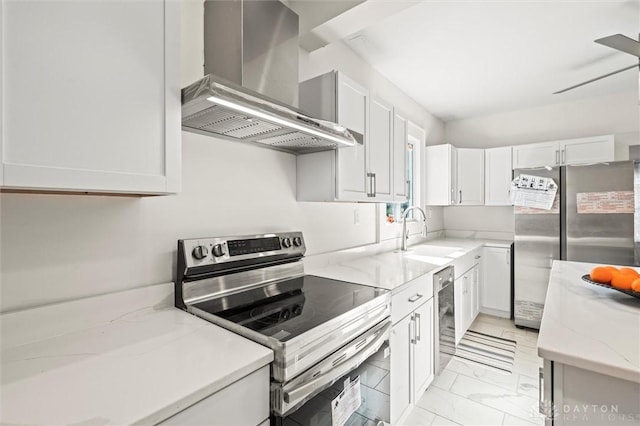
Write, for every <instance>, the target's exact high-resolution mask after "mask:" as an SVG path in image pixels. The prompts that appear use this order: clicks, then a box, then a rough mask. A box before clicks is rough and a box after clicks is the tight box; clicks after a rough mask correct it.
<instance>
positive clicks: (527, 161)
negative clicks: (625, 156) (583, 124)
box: [513, 135, 615, 169]
mask: <svg viewBox="0 0 640 426" xmlns="http://www.w3.org/2000/svg"><path fill="white" fill-rule="evenodd" d="M603 161H615V141H614V137H613V135H605V136H594V137H589V138H579V139H568V140H562V141H553V142H542V143H535V144H528V145H516V146H514V147H513V168H514V169H526V168H532V167H545V166H550V167H553V166H562V165H570V164H586V163H598V162H603Z"/></svg>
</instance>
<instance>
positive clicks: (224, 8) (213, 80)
mask: <svg viewBox="0 0 640 426" xmlns="http://www.w3.org/2000/svg"><path fill="white" fill-rule="evenodd" d="M204 7H205V10H204V37H205V40H204V54H205V65H204V71H205V74H206V76H205V77H204V78H203V79H201V80H200V81H197V82H196V83H194V84H192V85H190V86H188V87H186V88H184V89H182V127H183V129H184V130H187V131H193V132H196V133H201V134H208V135H210V136H215V137H219V138H224V139H231V140H236V141H241V142H245V143H254V144H258V145H261V146H266V147H269V148H273V149H277V150H280V151H285V152H290V153H293V154H304V153H309V152H316V151H325V150H330V149H336V148H339V147H343V146H353V145H355V144H356V140H355V139H354V138H353V136H352V135H351V133H349V131H348V130H347V129H346V128H344V127H341V126H338V125H337V124H335V123H331V122H328V121H323V120H319V119H316V118H312V117H309V116H308V115H306V114H305V113H303V112H301V111H299V110H298V109H297V108H295V107H293V106H291V105H296V106H297V104H298V15H296V14H295V13H294V12H293V11H291V10H290V9H289V8H287V7H286V6H285V5H284V4H282V3H281V2H279V1H277V0H260V1H257V0H207V1H205V6H204Z"/></svg>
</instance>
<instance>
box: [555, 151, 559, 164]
mask: <svg viewBox="0 0 640 426" xmlns="http://www.w3.org/2000/svg"><path fill="white" fill-rule="evenodd" d="M556 164H560V150H557V149H556Z"/></svg>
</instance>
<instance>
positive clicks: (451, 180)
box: [424, 144, 457, 206]
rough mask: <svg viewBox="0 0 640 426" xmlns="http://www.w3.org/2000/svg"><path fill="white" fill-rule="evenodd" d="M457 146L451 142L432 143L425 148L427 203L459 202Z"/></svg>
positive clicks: (434, 204)
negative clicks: (457, 190)
mask: <svg viewBox="0 0 640 426" xmlns="http://www.w3.org/2000/svg"><path fill="white" fill-rule="evenodd" d="M456 152H457V150H456V148H455V147H454V146H453V145H450V144H442V145H432V146H428V147H427V149H426V150H425V182H424V185H425V196H426V202H425V204H426V205H428V206H450V205H453V204H455V203H456V202H457V192H456V163H457V155H456Z"/></svg>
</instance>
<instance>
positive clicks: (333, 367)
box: [283, 322, 391, 404]
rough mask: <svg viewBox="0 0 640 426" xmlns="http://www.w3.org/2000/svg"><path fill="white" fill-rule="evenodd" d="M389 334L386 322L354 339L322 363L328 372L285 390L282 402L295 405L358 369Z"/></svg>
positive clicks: (387, 338)
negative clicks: (327, 368)
mask: <svg viewBox="0 0 640 426" xmlns="http://www.w3.org/2000/svg"><path fill="white" fill-rule="evenodd" d="M390 332H391V322H386V323H384V324H381V325H379V326H378V327H376V328H375V329H374V330H371V331H370V332H369V333H367V335H365V336H360V337H358V338H356V339H355V340H354V341H353V342H352V343H351V344H350V345H349V346H347V347H344V348H343V349H342V350H340V351H338V352H336V353H335V354H333V355H332V356H331V357H330V358H328V359H326V360H325V361H324V362H323V363H322V364H323V367H322V370H324V367H329V370H327V371H326V372H323V373H321V374H316V375H315V376H311V377H310V378H309V379H308V380H305V379H303V383H301V384H300V385H299V386H295V385H294V386H293V389H285V390H284V393H283V397H284V401H285V402H286V403H287V404H291V403H295V402H296V401H298V400H301V399H304V398H305V397H307V396H310V395H312V394H314V392H316V391H318V390H322V389H325V388H326V387H328V386H331V385H332V384H333V383H335V381H336V380H338V379H339V378H340V377H342V376H344V375H345V374H347V373H348V372H349V371H352V370H354V369H356V368H358V367H359V366H360V364H362V363H363V362H364V361H365V360H366V359H367V358H369V357H370V356H371V355H373V354H375V353H376V352H378V350H379V349H380V348H381V347H382V345H383V344H384V342H386V341H387V340H389V335H390ZM322 370H321V371H322Z"/></svg>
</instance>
